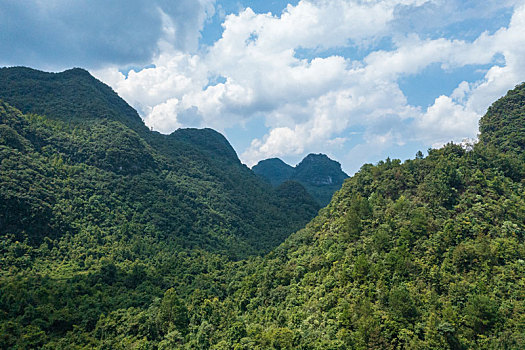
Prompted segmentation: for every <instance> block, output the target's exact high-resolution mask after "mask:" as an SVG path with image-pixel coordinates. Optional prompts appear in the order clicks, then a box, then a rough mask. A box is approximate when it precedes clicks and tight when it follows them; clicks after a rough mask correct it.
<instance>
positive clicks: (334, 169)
mask: <svg viewBox="0 0 525 350" xmlns="http://www.w3.org/2000/svg"><path fill="white" fill-rule="evenodd" d="M252 170H253V172H254V173H255V174H257V175H259V176H261V177H262V178H264V179H266V180H267V181H268V182H270V183H271V184H272V185H273V186H278V185H279V184H281V183H283V182H284V181H288V180H292V181H297V182H299V183H300V184H302V185H303V186H304V187H305V188H306V190H307V191H308V193H310V194H311V195H312V197H314V198H315V199H316V200H317V202H318V203H319V205H321V206H326V205H327V204H328V203H329V202H330V199H331V198H332V195H333V194H334V192H335V191H337V190H339V189H340V188H341V185H342V184H343V182H344V180H345V179H346V178H348V175H347V174H345V173H344V172H343V171H342V170H341V164H339V163H338V162H336V161H334V160H332V159H330V158H328V157H327V156H326V155H324V154H309V155H307V156H306V157H305V158H304V159H303V160H302V161H301V162H300V163H299V164H298V165H297V166H296V167H295V168H294V167H291V166H290V165H288V164H286V163H285V162H283V161H282V160H280V159H278V158H271V159H265V160H262V161H260V162H259V163H257V165H255V166H254V167H253V168H252Z"/></svg>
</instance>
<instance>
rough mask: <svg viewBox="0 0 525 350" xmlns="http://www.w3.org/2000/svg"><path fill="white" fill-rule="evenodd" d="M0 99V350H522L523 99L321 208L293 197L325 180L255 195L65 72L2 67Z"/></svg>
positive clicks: (232, 158)
mask: <svg viewBox="0 0 525 350" xmlns="http://www.w3.org/2000/svg"><path fill="white" fill-rule="evenodd" d="M0 100H2V102H0V348H2V349H17V348H18V349H31V348H44V349H93V348H100V349H134V348H136V349H139V348H144V349H523V348H525V336H524V335H525V293H524V291H525V262H524V257H525V195H524V194H525V188H524V186H525V180H524V179H525V153H524V152H523V151H524V148H525V142H524V140H525V129H524V128H523V126H524V125H525V84H521V85H519V86H517V87H516V88H515V89H513V90H511V91H509V92H508V94H507V95H506V96H504V97H502V98H501V99H500V100H498V101H496V102H495V103H494V104H493V105H492V106H491V107H490V108H489V110H488V111H487V113H486V115H485V116H484V117H483V118H482V119H481V121H480V136H479V142H477V143H476V144H473V145H469V146H468V147H464V146H462V145H456V144H453V143H449V144H447V145H445V146H444V147H442V148H440V149H430V150H429V151H428V155H426V156H423V155H422V154H421V152H418V155H417V156H416V157H415V158H414V159H409V160H406V161H401V160H398V159H386V160H385V161H380V162H378V163H377V164H375V165H373V164H366V165H364V166H363V167H362V168H361V170H360V171H359V172H358V173H356V174H354V175H353V176H351V177H350V178H347V179H346V180H345V181H344V183H342V187H341V189H340V190H338V191H337V192H335V194H333V197H332V199H331V201H330V202H329V203H328V205H327V206H325V207H324V208H322V209H320V210H319V204H318V203H317V202H316V200H314V198H313V197H312V196H311V195H310V194H309V193H308V192H307V191H306V190H305V186H303V185H302V184H301V183H302V182H306V183H308V181H310V184H311V185H312V186H319V187H321V188H322V186H324V183H327V182H330V181H329V180H328V179H329V178H331V179H332V182H336V181H341V182H342V181H343V180H344V178H345V177H346V176H343V175H342V174H341V172H338V171H337V170H339V171H340V170H341V169H340V165H339V164H338V163H335V162H333V161H330V160H329V159H328V158H327V157H326V156H323V155H310V156H308V157H306V158H305V160H303V162H301V163H300V164H299V165H298V166H297V167H295V168H293V167H290V166H287V165H286V164H284V163H283V162H281V161H279V160H276V159H273V160H267V161H264V162H261V164H260V165H264V166H263V167H262V171H260V172H259V173H260V174H266V175H269V177H268V181H265V180H263V179H261V176H260V175H256V174H255V173H254V172H255V171H257V169H259V170H261V167H260V166H258V168H257V169H255V168H254V171H253V172H252V171H251V170H250V169H248V168H247V167H246V166H244V165H243V164H241V162H240V161H239V159H238V158H237V156H236V154H235V151H234V150H233V149H232V148H231V146H230V145H229V143H228V142H227V140H226V139H225V138H224V137H223V136H222V135H220V134H219V133H217V132H215V131H213V130H211V129H201V130H198V129H181V130H178V131H176V132H174V133H172V134H171V135H161V134H159V133H156V132H152V131H150V130H148V128H147V127H145V126H144V124H143V123H142V121H141V119H140V117H139V116H138V114H137V113H136V112H135V111H134V110H133V109H132V108H131V107H130V106H129V105H127V103H125V102H124V101H123V100H122V99H120V98H119V97H118V95H117V94H116V93H115V92H113V91H112V90H111V88H109V87H108V86H106V85H105V84H103V83H101V82H100V81H98V80H96V79H95V78H93V77H92V76H91V75H90V74H89V73H88V72H86V71H84V70H82V69H73V70H69V71H65V72H63V73H45V72H40V71H36V70H33V69H29V68H23V67H16V68H3V69H0ZM303 163H304V164H303ZM316 164H325V166H321V167H320V168H321V170H323V171H324V170H329V169H332V170H335V173H334V177H331V176H332V175H331V174H332V173H320V175H319V177H315V176H313V177H312V174H313V173H315V171H314V170H315V169H316ZM265 169H266V170H265ZM298 169H299V170H301V169H302V170H304V171H302V170H301V171H299V170H298ZM316 171H317V170H316ZM305 174H306V175H305ZM336 174H339V175H336ZM338 176H339V177H338ZM290 179H296V180H298V181H287V180H290ZM300 182H301V183H300ZM306 188H308V187H306Z"/></svg>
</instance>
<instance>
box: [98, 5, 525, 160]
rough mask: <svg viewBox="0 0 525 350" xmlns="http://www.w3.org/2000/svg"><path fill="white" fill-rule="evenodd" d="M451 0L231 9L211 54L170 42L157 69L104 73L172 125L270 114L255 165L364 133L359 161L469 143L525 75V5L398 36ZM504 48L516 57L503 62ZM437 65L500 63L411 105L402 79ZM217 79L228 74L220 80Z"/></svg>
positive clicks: (250, 151) (253, 152) (148, 113)
mask: <svg viewBox="0 0 525 350" xmlns="http://www.w3.org/2000/svg"><path fill="white" fill-rule="evenodd" d="M440 4H441V5H440ZM443 4H444V3H442V2H435V1H431V2H428V1H415V0H414V1H409V0H407V1H393V0H392V1H390V0H383V1H380V0H373V1H357V0H356V1H343V0H332V1H324V0H323V1H306V0H303V1H300V2H299V3H298V4H297V5H296V6H292V5H288V7H287V8H286V9H285V11H284V12H283V13H282V14H281V15H280V16H272V15H271V14H256V13H254V12H253V11H252V10H251V9H249V8H248V9H245V10H243V11H241V12H240V13H238V14H231V15H228V16H226V18H225V21H224V23H223V27H224V32H223V35H222V37H221V38H220V39H219V40H218V41H217V42H215V43H214V45H213V46H211V47H209V48H207V49H206V50H203V51H202V52H199V53H188V52H187V51H181V50H180V49H178V48H177V47H175V46H173V45H170V44H169V42H164V43H163V45H165V46H164V48H163V52H162V53H161V54H159V55H158V56H157V57H156V58H155V59H154V60H153V64H154V67H153V68H147V69H144V70H141V71H139V72H134V71H132V72H130V73H129V75H128V76H127V77H125V76H124V75H122V74H118V73H116V70H115V69H106V70H103V71H99V72H97V75H98V76H99V77H100V78H102V79H103V80H105V81H107V82H109V83H110V84H111V85H112V86H113V87H114V88H115V89H116V90H117V91H118V92H119V93H120V94H121V95H122V96H123V97H124V98H125V99H126V100H128V101H129V102H130V103H131V104H132V105H134V106H136V107H137V108H138V109H139V110H140V111H141V113H142V115H143V116H145V120H146V122H147V123H148V125H151V126H153V127H154V128H156V129H158V130H160V131H162V132H170V131H172V130H174V129H175V128H178V127H181V126H195V125H201V126H208V127H213V128H216V129H218V130H224V129H225V128H228V127H231V126H234V125H240V124H243V123H244V122H246V121H247V120H250V119H251V118H254V117H257V116H258V117H264V119H265V124H266V126H267V127H268V129H269V131H268V133H267V134H266V135H264V136H262V137H259V138H256V139H253V140H252V142H251V144H250V146H249V147H248V148H247V149H246V150H244V151H243V152H242V155H241V158H242V159H243V161H245V162H246V163H247V164H249V165H252V164H254V163H255V162H257V161H258V160H260V159H261V158H267V157H273V156H286V155H300V154H304V153H305V152H310V151H314V152H319V151H322V152H325V153H330V152H332V151H335V150H339V151H340V149H341V147H342V146H343V145H344V143H345V142H349V141H352V140H353V139H354V138H360V139H361V141H360V142H361V144H360V145H358V146H356V147H354V148H352V150H351V151H350V152H351V153H352V154H355V155H359V157H363V154H365V155H366V154H372V153H373V152H375V151H373V149H374V148H375V149H376V150H377V149H386V148H387V147H388V146H389V145H399V146H401V145H403V144H406V143H407V142H412V141H414V142H423V143H425V144H427V145H438V144H442V143H445V142H447V141H449V140H455V141H461V140H462V139H464V138H466V137H475V135H476V133H477V121H478V119H479V117H480V116H481V115H482V114H483V113H484V111H485V110H486V108H487V107H488V105H489V104H490V103H491V102H493V101H494V100H495V99H496V98H497V97H499V96H501V95H503V94H504V93H505V92H506V90H508V89H510V88H512V87H513V86H514V85H515V84H517V83H518V82H520V81H521V80H525V62H524V61H525V45H524V44H525V37H524V36H523V33H525V8H524V7H523V6H522V7H516V8H515V9H514V14H513V17H512V21H511V23H510V24H509V25H508V27H504V28H501V29H500V30H497V31H495V32H493V33H492V34H491V33H489V32H485V33H482V34H480V35H478V36H477V38H476V39H475V40H468V39H463V40H459V39H449V38H446V37H442V38H434V39H430V38H428V37H427V36H419V35H417V33H412V34H408V35H406V34H405V33H399V32H392V30H394V29H395V28H397V27H396V26H395V25H394V24H396V23H398V22H399V21H400V18H399V17H396V16H402V15H403V13H404V12H403V11H399V9H400V8H402V9H407V8H412V9H416V8H418V7H423V6H426V10H428V9H429V8H430V9H434V10H435V11H439V9H440V8H439V6H445V7H446V5H443ZM495 8H496V9H499V8H501V5H498V6H495ZM474 12H475V11H474ZM469 16H470V18H473V17H475V15H474V14H473V13H470V14H469ZM483 16H487V15H486V14H484V15H483ZM456 17H457V16H456ZM455 20H456V21H457V20H458V19H455ZM169 27H170V26H168V28H169ZM382 38H383V39H384V38H387V39H390V40H391V41H392V45H393V46H392V47H388V46H383V49H381V50H376V51H374V50H372V51H370V53H369V54H368V55H366V57H365V58H364V59H352V57H351V56H346V57H344V56H343V55H342V54H341V55H324V56H322V57H321V54H320V53H321V52H322V51H323V50H326V49H333V48H334V47H339V48H341V47H345V46H352V47H354V48H357V49H358V50H362V49H363V47H365V48H367V47H368V48H373V47H374V45H376V44H377V42H378V40H382ZM302 49H310V50H313V51H312V52H314V57H313V59H310V60H307V59H300V58H298V55H297V54H296V53H297V52H298V51H300V50H302ZM315 52H317V53H318V57H315V55H316V54H315ZM495 55H502V56H503V57H504V63H503V64H500V63H498V64H495V63H494V57H495ZM433 64H440V65H441V67H442V68H443V69H445V70H450V71H453V70H454V69H456V68H458V67H464V66H467V65H473V66H479V65H483V66H485V65H490V64H492V65H493V66H492V67H490V68H489V69H488V70H487V72H486V75H485V77H484V78H483V79H482V80H481V81H477V82H475V81H470V82H462V83H461V84H459V85H458V87H457V88H456V89H455V90H454V91H453V92H452V93H451V94H450V96H436V99H435V101H434V103H433V105H432V106H430V107H428V108H426V109H422V108H420V107H417V106H411V105H409V104H408V102H407V98H406V97H405V95H404V94H403V92H402V91H401V89H400V87H399V79H401V78H406V77H410V76H414V75H417V74H419V73H421V72H422V71H423V70H424V69H425V68H427V67H429V66H430V65H433ZM217 77H223V78H224V79H219V82H218V83H217V82H215V80H216V78H217ZM429 83H431V82H429ZM191 123H193V125H189V124H191ZM355 130H362V133H360V134H358V135H356V134H355V133H354V132H353V131H355Z"/></svg>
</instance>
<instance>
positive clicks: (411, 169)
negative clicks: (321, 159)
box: [188, 85, 525, 349]
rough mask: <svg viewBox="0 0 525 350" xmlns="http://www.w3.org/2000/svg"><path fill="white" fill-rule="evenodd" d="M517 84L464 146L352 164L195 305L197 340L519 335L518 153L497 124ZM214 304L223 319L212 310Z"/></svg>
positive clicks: (426, 344)
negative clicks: (202, 315)
mask: <svg viewBox="0 0 525 350" xmlns="http://www.w3.org/2000/svg"><path fill="white" fill-rule="evenodd" d="M522 90H523V85H521V86H519V87H517V88H516V89H515V90H513V91H510V92H509V94H508V95H507V96H506V97H504V98H502V99H501V100H499V101H498V102H497V103H496V104H495V106H493V107H492V108H491V109H490V110H489V112H488V114H487V116H485V117H484V118H483V120H482V121H481V125H482V127H481V130H482V131H481V137H480V138H481V140H482V142H481V143H479V144H477V145H475V146H474V148H473V149H472V150H469V151H466V150H465V149H463V148H462V147H461V146H458V145H454V144H448V145H446V146H445V147H443V148H441V149H438V150H431V151H429V155H428V156H427V157H426V158H424V159H420V158H416V159H414V160H408V161H406V162H404V163H402V162H401V161H399V160H387V161H385V162H379V163H378V164H377V165H371V164H366V165H364V166H363V167H362V168H361V170H360V171H359V172H358V173H357V174H355V175H354V176H352V177H351V178H350V179H348V180H347V181H346V182H345V183H344V185H343V187H342V189H341V190H340V191H338V192H337V193H336V194H335V196H334V198H333V200H332V201H331V203H330V204H329V205H328V206H327V207H326V208H324V209H322V210H321V211H320V214H319V216H318V217H316V218H315V219H314V220H313V221H312V222H311V223H310V224H308V225H307V227H306V228H305V229H304V230H301V231H299V232H297V233H296V234H294V235H292V236H291V237H290V238H288V239H287V240H286V241H285V243H284V244H283V245H281V246H280V247H278V248H277V249H275V250H274V251H273V252H272V253H270V254H269V255H268V256H267V257H266V258H264V259H261V260H256V261H253V262H251V263H250V264H248V265H247V266H246V267H245V268H244V269H242V270H238V274H237V275H236V276H235V277H234V278H233V279H232V285H231V286H230V292H229V296H228V297H227V298H226V299H225V301H224V302H222V303H221V302H217V303H216V305H215V307H214V309H213V310H214V311H213V312H214V313H215V314H214V317H213V318H206V319H205V320H206V322H207V324H208V327H209V329H210V332H209V333H208V337H207V339H208V340H207V341H208V344H210V347H213V346H216V347H217V348H221V347H222V348H229V347H231V348H235V347H238V348H246V349H248V348H250V349H407V348H410V349H523V348H525V292H524V291H525V262H524V257H525V188H524V186H525V181H524V180H523V179H525V164H524V162H523V158H522V156H523V153H522V150H521V151H520V150H519V147H517V146H518V145H519V144H516V143H515V140H516V138H514V139H513V140H508V139H507V138H508V137H509V134H508V133H506V132H500V131H499V130H498V128H503V129H504V130H507V131H509V132H510V131H512V132H515V131H516V129H515V127H520V126H522V125H524V124H525V113H523V112H522V110H521V106H523V104H524V103H525V96H524V95H522V93H521V92H522ZM517 96H521V97H520V98H517ZM495 110H502V111H505V112H504V113H500V114H498V115H497V121H498V128H492V129H490V135H485V134H484V133H485V132H487V131H486V130H487V129H486V128H485V127H486V126H487V124H486V123H491V122H492V121H493V119H492V118H493V114H492V113H494V112H495ZM518 130H519V128H518ZM510 135H513V134H510ZM514 136H516V135H514ZM517 136H518V138H519V136H520V135H519V134H518V135H517ZM488 140H490V141H488ZM512 143H514V145H512V146H511V148H512V150H513V151H512V152H510V154H509V153H504V152H502V151H507V150H509V148H508V146H507V145H510V144H512ZM494 145H497V146H498V147H497V148H495V147H494ZM501 146H503V147H501ZM515 152H517V153H515ZM520 152H521V153H520ZM516 159H518V160H516ZM231 314H235V315H237V317H232V316H231ZM224 315H229V316H228V317H229V319H234V321H232V322H230V323H226V324H224V323H220V322H216V321H214V320H221V319H223V318H222V317H224ZM202 322H204V321H202ZM196 335H198V331H197V330H195V333H194V335H192V336H190V337H189V338H188V339H190V341H191V339H198V338H197V337H196Z"/></svg>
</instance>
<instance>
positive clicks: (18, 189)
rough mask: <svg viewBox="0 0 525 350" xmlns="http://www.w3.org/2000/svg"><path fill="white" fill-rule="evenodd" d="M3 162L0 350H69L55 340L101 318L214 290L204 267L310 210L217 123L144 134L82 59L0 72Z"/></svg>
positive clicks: (263, 244)
mask: <svg viewBox="0 0 525 350" xmlns="http://www.w3.org/2000/svg"><path fill="white" fill-rule="evenodd" d="M0 162H1V166H0V237H1V239H0V242H1V244H0V271H2V272H1V273H0V315H1V317H0V334H1V336H0V348H13V347H18V348H32V347H41V346H43V345H44V344H47V345H46V346H49V347H51V348H69V346H67V345H63V344H61V343H60V341H61V340H60V339H63V338H64V337H65V336H66V334H69V333H71V332H73V333H75V332H77V330H79V329H80V330H82V332H91V331H94V330H95V329H96V326H97V323H98V322H99V321H100V317H101V315H106V314H108V313H110V312H112V311H116V310H121V309H128V308H136V309H137V310H139V309H144V308H146V309H147V308H148V307H149V306H151V305H152V303H153V302H154V301H155V300H157V298H162V297H163V295H164V292H165V291H166V290H168V289H170V288H174V289H175V290H176V291H177V293H178V295H181V296H184V295H185V294H188V293H190V292H191V291H194V290H196V289H204V290H207V289H208V288H212V289H213V288H217V286H215V285H214V284H213V283H210V281H209V280H208V271H211V270H214V269H216V268H217V267H218V266H222V265H226V264H229V263H230V262H234V261H237V260H239V259H242V258H246V257H248V256H252V255H256V256H257V255H261V254H264V253H265V252H268V251H269V250H271V249H272V248H273V247H275V246H276V245H278V244H280V243H281V242H282V241H283V240H284V239H285V238H286V237H287V236H288V235H289V234H290V233H292V232H294V231H296V230H297V229H299V228H301V227H302V226H304V225H305V224H306V223H307V222H308V221H309V220H310V219H311V218H312V217H313V216H314V215H316V213H317V211H318V209H319V207H318V205H317V204H316V203H315V201H314V200H313V199H312V198H311V197H310V196H309V195H308V194H307V193H306V192H304V191H303V192H300V191H299V192H298V191H291V190H289V189H288V190H287V189H286V188H275V189H274V188H273V187H271V186H270V185H269V184H267V183H265V182H264V181H262V180H261V179H260V178H258V177H257V176H256V175H255V174H253V172H252V171H251V170H250V169H248V168H247V167H246V166H245V165H243V164H241V162H240V161H239V159H238V157H237V155H236V153H235V151H234V150H233V148H232V147H231V145H230V144H229V143H228V141H227V140H226V139H225V138H224V137H223V136H222V135H221V134H219V133H218V132H216V131H214V130H211V129H202V130H198V129H181V130H177V131H175V132H174V133H172V134H171V135H161V134H159V133H156V132H152V131H150V130H148V128H147V127H145V126H144V124H143V123H142V120H141V119H140V117H139V116H138V114H137V112H136V111H134V110H133V109H132V108H131V107H130V106H129V105H127V103H126V102H124V101H123V100H122V99H120V98H119V97H118V95H117V94H115V93H114V92H113V91H112V90H111V88H109V87H108V86H106V85H105V84H103V83H101V82H100V81H98V80H97V79H95V78H93V77H92V76H91V75H90V74H89V73H88V72H86V71H84V70H81V69H73V70H69V71H65V72H63V73H45V72H40V71H36V70H32V69H28V68H3V69H0ZM30 314H31V316H29V315H30ZM24 315H25V316H24ZM79 327H80V328H79ZM86 334H87V333H86ZM57 342H58V343H57ZM86 342H87V343H89V341H88V340H86Z"/></svg>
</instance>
